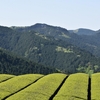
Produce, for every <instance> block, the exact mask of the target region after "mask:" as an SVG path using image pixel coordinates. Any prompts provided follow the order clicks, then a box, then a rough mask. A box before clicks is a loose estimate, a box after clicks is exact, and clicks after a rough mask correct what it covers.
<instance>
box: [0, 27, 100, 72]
mask: <svg viewBox="0 0 100 100" xmlns="http://www.w3.org/2000/svg"><path fill="white" fill-rule="evenodd" d="M7 29H8V28H7ZM63 30H65V29H63ZM1 33H2V34H3V36H2V35H1V37H0V39H1V41H0V44H1V45H0V47H2V48H5V49H7V50H9V51H12V52H14V53H16V54H17V55H20V56H23V57H26V58H28V59H30V60H32V61H34V62H37V63H40V64H43V65H45V66H51V67H50V68H57V69H59V70H61V71H62V72H64V73H75V72H86V73H88V72H89V70H92V71H94V72H98V71H100V68H99V66H100V62H99V59H98V58H96V57H95V56H93V55H92V54H91V53H89V52H86V51H83V50H81V49H79V48H77V47H76V46H73V45H71V44H69V43H68V42H66V43H65V42H64V41H62V40H57V39H54V38H53V37H50V36H45V35H43V34H41V33H37V32H35V31H21V32H19V31H15V29H14V30H13V29H12V31H11V32H10V35H9V32H6V33H5V32H4V31H2V32H1ZM59 34H60V33H59ZM3 43H4V44H3Z"/></svg>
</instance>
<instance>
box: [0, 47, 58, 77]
mask: <svg viewBox="0 0 100 100" xmlns="http://www.w3.org/2000/svg"><path fill="white" fill-rule="evenodd" d="M54 72H58V71H57V70H56V69H54V68H48V67H45V66H43V65H40V64H37V63H34V62H32V61H28V60H26V59H24V58H20V57H18V56H15V55H14V54H12V53H10V52H8V51H6V50H4V49H2V48H0V74H4V73H5V74H14V75H21V74H26V73H41V74H49V73H54Z"/></svg>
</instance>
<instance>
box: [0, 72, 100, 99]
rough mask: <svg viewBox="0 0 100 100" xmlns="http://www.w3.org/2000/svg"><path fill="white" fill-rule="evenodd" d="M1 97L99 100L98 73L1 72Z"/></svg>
mask: <svg viewBox="0 0 100 100" xmlns="http://www.w3.org/2000/svg"><path fill="white" fill-rule="evenodd" d="M0 100H100V73H97V74H93V75H92V76H91V78H90V77H89V75H88V74H84V73H76V74H71V75H66V74H61V73H54V74H49V75H41V74H25V75H19V76H14V75H7V74H0Z"/></svg>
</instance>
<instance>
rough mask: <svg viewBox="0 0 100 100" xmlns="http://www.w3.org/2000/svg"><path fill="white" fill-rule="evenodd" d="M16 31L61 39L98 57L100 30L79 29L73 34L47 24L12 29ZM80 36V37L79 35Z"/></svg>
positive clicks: (99, 53) (99, 55)
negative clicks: (32, 32)
mask: <svg viewBox="0 0 100 100" xmlns="http://www.w3.org/2000/svg"><path fill="white" fill-rule="evenodd" d="M12 28H13V29H15V30H18V31H32V30H34V31H36V32H38V33H40V34H42V35H45V36H53V37H54V38H55V39H61V40H63V41H65V43H66V42H67V43H69V44H73V45H75V46H77V47H79V48H81V49H83V50H86V51H89V52H91V53H92V54H93V55H95V56H97V57H100V35H99V34H100V30H98V31H93V30H89V29H82V28H81V29H79V30H76V31H77V34H75V32H72V31H71V32H69V31H68V30H67V29H64V28H61V27H55V26H50V25H47V24H39V23H38V24H35V25H32V26H29V27H12ZM79 34H81V35H79Z"/></svg>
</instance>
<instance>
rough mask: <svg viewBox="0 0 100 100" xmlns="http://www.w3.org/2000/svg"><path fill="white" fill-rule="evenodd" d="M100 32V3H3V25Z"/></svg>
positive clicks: (53, 0)
mask: <svg viewBox="0 0 100 100" xmlns="http://www.w3.org/2000/svg"><path fill="white" fill-rule="evenodd" d="M35 23H46V24H50V25H54V26H60V27H64V28H66V29H78V28H88V29H93V30H98V29H100V0H0V25H3V26H30V25H34V24H35Z"/></svg>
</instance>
